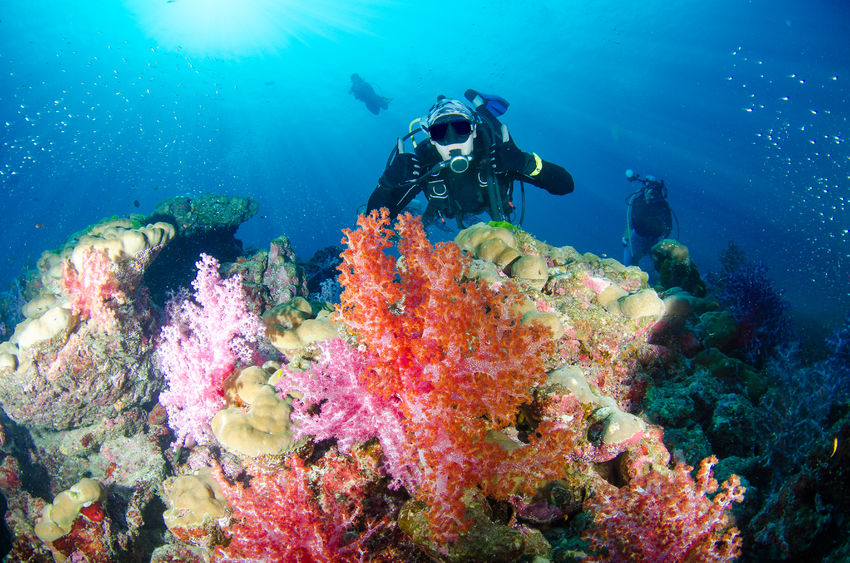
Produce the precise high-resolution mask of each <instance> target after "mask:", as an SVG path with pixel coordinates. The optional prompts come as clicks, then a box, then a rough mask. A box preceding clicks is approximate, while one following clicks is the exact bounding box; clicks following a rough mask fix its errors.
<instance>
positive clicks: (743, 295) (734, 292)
mask: <svg viewBox="0 0 850 563" xmlns="http://www.w3.org/2000/svg"><path fill="white" fill-rule="evenodd" d="M714 281H715V283H717V285H718V286H719V291H718V295H717V296H718V298H719V299H720V301H721V302H723V303H724V304H726V306H728V307H729V310H730V311H731V313H732V316H733V317H734V318H735V321H736V322H737V323H738V338H739V345H740V347H741V348H742V349H743V351H744V354H745V355H746V357H747V360H749V361H750V362H752V363H753V364H754V365H757V366H760V365H762V364H763V363H764V361H765V360H766V359H767V358H768V357H769V356H770V355H771V353H772V352H773V351H774V350H775V349H776V348H777V347H778V346H780V345H783V344H786V343H787V342H788V340H789V339H790V337H791V329H790V326H789V323H788V318H787V316H786V313H787V311H788V308H789V305H788V302H787V301H786V300H785V299H784V298H783V297H782V293H783V292H782V290H780V289H777V288H776V287H774V285H773V283H772V282H771V281H770V279H769V278H768V277H767V268H766V267H765V265H764V264H762V263H761V262H746V263H744V264H741V265H739V266H738V268H737V269H735V270H726V271H725V272H723V273H722V274H721V275H720V276H716V277H715V278H714Z"/></svg>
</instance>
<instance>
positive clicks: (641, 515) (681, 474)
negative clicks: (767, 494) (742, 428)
mask: <svg viewBox="0 0 850 563" xmlns="http://www.w3.org/2000/svg"><path fill="white" fill-rule="evenodd" d="M715 463H717V458H716V457H714V456H711V457H709V458H706V459H704V460H703V461H702V463H701V464H700V467H699V470H698V471H697V475H696V479H693V478H692V477H691V475H690V472H691V471H692V470H693V467H689V466H686V465H684V464H679V465H678V466H677V467H676V468H675V469H673V470H672V471H671V472H670V473H669V474H663V473H660V472H658V471H649V472H646V473H643V474H641V475H638V476H637V477H635V478H634V479H632V480H631V481H630V482H629V483H628V484H627V485H626V486H624V487H622V488H620V489H617V488H615V487H610V488H608V489H604V488H601V489H598V490H597V492H596V495H595V496H593V497H591V498H589V499H588V500H587V501H585V508H586V509H587V510H590V511H591V512H593V513H594V525H593V526H592V527H591V528H590V529H589V530H588V531H586V532H585V535H584V538H585V539H586V540H589V541H590V544H591V546H592V547H593V548H594V549H595V550H596V551H597V553H598V555H596V556H594V557H591V558H589V559H587V561H640V562H658V563H662V562H666V561H693V562H701V563H702V562H711V561H731V560H733V559H735V558H736V557H737V556H738V555H740V549H741V538H740V536H739V534H738V529H737V528H735V527H731V526H730V521H729V516H728V515H727V510H728V508H729V507H730V506H731V505H732V503H734V502H741V501H742V500H743V497H744V488H743V487H742V486H741V485H740V480H739V479H738V477H737V475H732V476H731V477H730V478H729V479H728V480H727V481H726V482H724V483H723V485H722V489H723V490H722V491H721V492H719V493H717V494H716V495H715V496H714V498H713V499H710V498H709V497H708V496H707V495H709V494H712V493H715V492H716V491H717V489H718V484H717V481H716V480H715V479H713V478H712V476H711V468H712V466H713V465H714V464H715Z"/></svg>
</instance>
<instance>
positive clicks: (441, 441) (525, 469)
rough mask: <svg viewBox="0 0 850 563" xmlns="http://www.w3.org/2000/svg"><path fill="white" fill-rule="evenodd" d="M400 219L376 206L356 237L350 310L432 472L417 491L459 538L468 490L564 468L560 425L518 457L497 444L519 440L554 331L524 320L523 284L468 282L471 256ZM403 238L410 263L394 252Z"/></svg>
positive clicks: (348, 283) (345, 304) (416, 454)
mask: <svg viewBox="0 0 850 563" xmlns="http://www.w3.org/2000/svg"><path fill="white" fill-rule="evenodd" d="M388 224H389V218H388V214H387V212H386V210H381V211H380V212H377V211H373V212H372V213H371V214H370V215H369V216H366V217H360V218H359V220H358V225H359V226H360V228H359V229H358V230H355V231H346V232H345V234H346V238H345V240H344V241H343V242H344V243H346V244H347V246H348V248H347V249H346V250H345V251H344V252H343V253H342V258H343V263H342V264H341V265H340V271H341V272H342V274H341V276H340V283H341V284H342V285H343V287H344V291H343V293H342V301H341V305H340V306H339V309H338V313H339V316H340V318H341V319H342V320H343V322H344V323H345V324H346V325H347V326H348V327H349V328H351V329H353V331H354V332H356V334H357V335H358V337H359V339H360V341H361V343H363V344H365V345H366V347H367V348H368V350H369V351H370V352H371V360H370V362H369V369H368V370H367V371H366V372H365V373H361V374H359V375H360V378H361V380H362V382H363V384H364V386H365V387H366V388H367V389H368V390H369V391H370V392H372V393H375V394H378V395H380V396H383V397H397V398H398V399H399V401H400V405H401V408H402V411H403V412H404V414H405V416H406V424H407V430H408V432H407V433H408V444H407V451H406V452H405V453H406V456H407V457H408V458H409V460H408V461H409V463H410V464H412V465H414V466H418V469H419V472H418V473H419V475H420V483H419V490H418V491H411V492H413V493H415V494H418V495H419V496H420V498H423V500H425V501H426V502H428V504H429V505H430V507H431V509H430V521H431V527H432V530H441V532H442V533H444V534H445V537H450V536H451V533H452V532H453V531H454V532H456V531H460V530H463V529H464V528H465V522H464V521H463V513H464V505H463V502H462V501H461V498H462V496H463V493H464V491H465V490H467V489H468V488H470V487H476V486H477V487H479V488H480V489H481V490H482V491H483V492H484V493H485V494H486V495H489V496H492V497H495V498H505V497H506V496H507V495H508V494H510V493H512V492H515V491H516V490H517V489H525V490H529V489H533V488H534V487H535V486H537V485H540V484H542V482H544V481H545V480H546V479H549V478H553V477H554V476H557V475H558V474H559V473H560V471H561V470H562V464H563V461H562V459H563V458H562V456H561V455H560V454H559V453H558V452H563V446H561V447H557V446H556V444H557V443H558V441H559V440H561V441H562V443H564V442H566V443H569V442H571V440H569V439H568V438H569V436H568V435H567V434H568V433H569V430H568V429H566V428H564V427H562V425H559V424H558V423H555V422H554V421H553V422H547V423H546V425H547V426H546V428H545V431H544V432H537V433H532V436H531V437H530V442H528V443H523V442H520V441H519V440H515V446H516V449H513V451H508V450H507V449H505V448H504V447H503V446H502V445H499V443H497V442H498V441H499V440H497V439H493V437H494V435H498V436H500V437H503V438H504V437H505V436H508V440H510V438H509V436H510V434H511V432H512V431H513V426H514V424H515V423H516V415H517V412H518V409H519V407H520V406H521V405H522V404H528V403H531V401H532V396H531V393H532V390H533V389H534V388H535V386H537V385H539V384H541V383H542V382H543V381H544V380H545V369H544V365H543V362H544V360H545V359H546V358H547V357H548V356H549V355H550V354H551V353H552V351H553V344H552V342H551V338H550V336H549V334H548V332H547V329H545V328H543V327H541V326H537V325H531V326H524V325H522V324H521V323H520V315H519V314H518V313H517V312H516V310H515V309H514V308H513V307H514V306H515V305H517V304H518V303H519V302H520V300H521V299H522V296H521V295H520V293H519V292H518V290H517V289H516V287H515V285H513V284H512V283H508V282H506V283H503V284H499V287H498V288H496V289H494V288H490V287H487V285H486V284H484V283H482V282H479V281H478V280H474V279H469V278H467V277H466V275H465V274H466V272H467V268H468V266H469V263H470V260H469V258H467V257H465V256H464V255H463V254H462V253H461V252H460V250H459V249H458V248H457V246H456V245H453V244H437V245H436V246H432V245H431V244H430V243H429V242H428V241H427V239H426V237H425V232H424V230H423V228H422V224H421V222H420V221H419V220H418V219H417V218H414V217H412V216H411V215H409V214H405V215H402V216H400V217H399V218H398V222H397V224H396V227H395V231H394V230H392V229H390V228H389V227H388ZM396 235H398V237H399V239H398V245H397V249H398V251H399V253H400V254H401V258H400V259H399V260H398V262H396V260H395V259H394V258H393V257H392V256H391V255H390V254H389V253H388V252H387V250H388V249H389V248H390V247H391V246H392V239H393V238H394V237H395V236H396ZM539 430H544V429H542V428H541V429H539ZM494 433H495V434H494ZM502 442H503V443H504V440H502ZM441 535H442V534H441Z"/></svg>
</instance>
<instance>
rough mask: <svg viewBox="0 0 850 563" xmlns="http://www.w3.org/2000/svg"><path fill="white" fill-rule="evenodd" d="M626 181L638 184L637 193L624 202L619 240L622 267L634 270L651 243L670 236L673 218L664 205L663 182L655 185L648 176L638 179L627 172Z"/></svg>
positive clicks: (667, 204)
mask: <svg viewBox="0 0 850 563" xmlns="http://www.w3.org/2000/svg"><path fill="white" fill-rule="evenodd" d="M626 178H627V179H628V180H629V182H640V184H641V187H640V189H639V190H638V191H636V192H634V193H632V194H630V195H629V196H628V198H626V233H625V235H624V236H623V246H624V247H625V249H624V251H623V264H625V265H626V266H636V265H637V264H638V262H640V260H641V258H643V257H644V256H646V255H647V254H649V251H650V250H651V249H652V247H653V245H655V243H657V242H658V241H660V240H661V239H664V238H667V237H668V236H670V232H671V231H672V230H673V218H674V215H673V210H672V209H671V208H670V204H669V203H667V186H665V185H664V180H661V181H658V180H657V179H656V178H655V176H650V175H647V176H646V177H644V178H641V176H640V174H637V173H635V171H634V170H631V169H629V170H626ZM677 227H678V221H677Z"/></svg>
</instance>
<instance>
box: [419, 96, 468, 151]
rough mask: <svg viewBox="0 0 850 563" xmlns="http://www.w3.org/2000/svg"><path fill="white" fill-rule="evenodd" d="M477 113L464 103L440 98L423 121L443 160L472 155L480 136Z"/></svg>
mask: <svg viewBox="0 0 850 563" xmlns="http://www.w3.org/2000/svg"><path fill="white" fill-rule="evenodd" d="M476 121H477V120H476V118H475V113H474V112H473V111H472V110H471V109H470V108H469V107H468V106H467V105H466V104H464V103H463V102H461V101H459V100H453V99H451V98H443V97H441V98H439V99H438V100H437V103H436V104H434V105H433V106H431V109H430V110H429V111H428V115H427V116H425V117H424V118H423V119H422V122H421V123H422V128H423V129H424V130H425V132H426V133H428V138H429V139H430V141H431V144H432V145H434V148H436V149H437V152H438V153H440V157H442V159H443V160H450V159H451V158H452V157H456V156H457V155H458V154H460V155H462V156H465V157H468V156H469V155H471V154H472V148H473V147H472V145H473V139H475V137H476V136H477V134H478V130H477V126H476Z"/></svg>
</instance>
